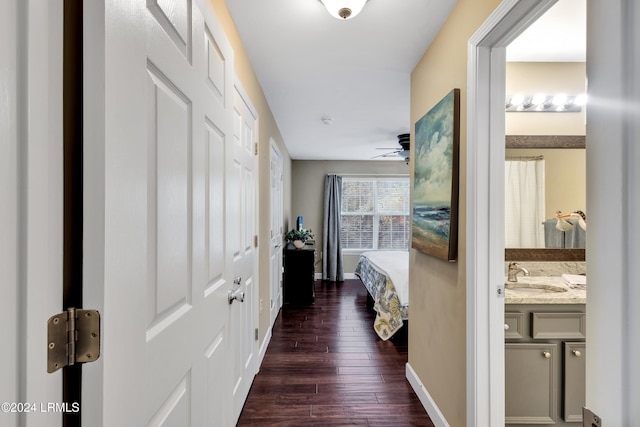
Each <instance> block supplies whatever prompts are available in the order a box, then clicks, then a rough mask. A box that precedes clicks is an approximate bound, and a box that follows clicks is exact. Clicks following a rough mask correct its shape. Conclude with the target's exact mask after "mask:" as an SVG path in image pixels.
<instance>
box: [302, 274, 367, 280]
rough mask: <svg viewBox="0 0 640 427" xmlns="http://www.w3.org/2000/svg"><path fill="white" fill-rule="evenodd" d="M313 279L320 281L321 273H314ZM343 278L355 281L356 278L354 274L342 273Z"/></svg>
mask: <svg viewBox="0 0 640 427" xmlns="http://www.w3.org/2000/svg"><path fill="white" fill-rule="evenodd" d="M313 278H314V279H315V280H322V273H315V275H314V276H313ZM344 278H345V279H357V278H358V276H356V273H344Z"/></svg>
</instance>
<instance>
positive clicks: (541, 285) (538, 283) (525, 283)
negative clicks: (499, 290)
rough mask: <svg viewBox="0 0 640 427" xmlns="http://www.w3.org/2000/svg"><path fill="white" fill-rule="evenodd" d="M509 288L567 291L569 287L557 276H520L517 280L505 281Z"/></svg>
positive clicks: (535, 290)
mask: <svg viewBox="0 0 640 427" xmlns="http://www.w3.org/2000/svg"><path fill="white" fill-rule="evenodd" d="M505 287H506V288H507V289H516V290H518V291H519V292H522V291H524V292H532V293H533V292H538V293H540V292H567V291H568V290H569V287H568V286H567V285H565V284H564V282H563V281H562V278H561V277H557V276H518V281H517V282H509V281H505Z"/></svg>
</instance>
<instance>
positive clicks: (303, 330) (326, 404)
mask: <svg viewBox="0 0 640 427" xmlns="http://www.w3.org/2000/svg"><path fill="white" fill-rule="evenodd" d="M315 289H316V300H315V304H313V305H310V306H304V307H290V306H287V305H285V306H284V307H283V309H282V310H281V312H280V315H279V316H278V319H277V320H276V322H275V325H274V327H273V337H272V338H271V343H270V344H269V347H268V349H267V352H266V355H265V358H264V361H263V362H262V366H261V367H260V372H259V373H258V375H257V376H256V378H255V380H254V382H253V386H252V387H251V391H250V392H249V397H248V398H247V401H246V403H245V406H244V409H243V411H242V414H241V415H240V419H239V421H238V425H239V426H247V425H254V426H278V427H281V426H296V427H301V426H393V427H400V426H433V423H432V422H431V420H430V418H429V416H428V415H427V413H426V412H425V410H424V408H423V407H422V405H421V404H420V401H419V400H418V398H417V397H416V395H415V393H414V392H413V390H412V388H411V386H410V385H409V383H408V382H407V380H406V378H405V364H406V362H407V336H406V332H402V331H403V330H405V331H406V327H403V328H402V330H401V331H400V332H398V334H396V336H394V337H393V339H392V340H389V341H386V342H385V341H382V340H380V339H379V338H378V336H377V335H376V334H375V332H374V331H373V326H372V325H373V319H374V314H373V312H372V311H370V310H369V309H367V307H366V300H367V291H366V289H365V288H364V286H363V285H362V283H361V282H360V281H359V280H346V281H345V282H342V283H338V284H335V283H329V282H321V281H317V282H316V284H315Z"/></svg>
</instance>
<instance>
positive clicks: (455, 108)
mask: <svg viewBox="0 0 640 427" xmlns="http://www.w3.org/2000/svg"><path fill="white" fill-rule="evenodd" d="M459 146H460V89H453V90H452V91H451V92H449V94H447V96H445V97H444V98H443V99H442V100H440V102H438V103H437V104H436V105H435V106H434V107H433V108H432V109H431V110H430V111H429V112H428V113H426V114H425V115H424V116H422V118H421V119H420V120H418V121H417V122H416V125H415V152H414V158H415V159H414V184H413V227H412V230H411V247H412V248H414V249H417V250H419V251H421V252H424V253H427V254H430V255H433V256H436V257H438V258H442V259H444V260H447V261H455V259H456V257H457V253H458V184H459V178H458V175H459V171H458V162H459V159H458V157H459V155H458V150H459Z"/></svg>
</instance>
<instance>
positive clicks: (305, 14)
mask: <svg viewBox="0 0 640 427" xmlns="http://www.w3.org/2000/svg"><path fill="white" fill-rule="evenodd" d="M585 1H586V0H560V1H559V3H560V4H565V3H573V7H571V8H569V9H568V12H570V13H569V15H570V16H571V15H576V13H575V3H576V2H577V3H584V2H585ZM454 5H455V0H437V1H436V0H369V1H368V2H367V4H366V5H365V7H364V9H363V11H362V12H361V13H360V14H359V15H358V16H356V17H355V18H353V19H350V20H347V21H339V20H337V19H335V18H333V17H332V16H330V15H329V14H328V12H327V11H326V10H325V8H324V6H323V5H322V3H321V2H320V1H319V0H227V6H228V8H229V11H230V12H231V16H232V17H233V20H234V22H235V24H236V27H237V28H238V32H239V33H240V37H241V39H242V41H243V43H244V46H245V48H246V50H247V53H248V55H249V58H250V60H251V62H252V64H253V67H254V69H255V72H256V75H257V77H258V80H259V82H260V84H261V86H262V89H263V91H264V93H265V96H266V98H267V102H268V103H269V106H270V107H271V111H272V112H273V115H274V117H275V120H276V123H277V124H278V127H279V129H280V132H281V134H282V137H283V139H284V141H285V144H286V146H287V150H288V151H289V154H290V155H291V157H292V158H293V159H314V160H368V159H371V158H372V157H374V156H378V155H380V154H382V153H385V152H386V151H384V150H379V149H377V148H378V147H397V138H396V135H398V134H400V133H407V132H409V131H410V128H411V125H410V123H409V121H410V117H409V101H410V100H409V93H410V74H411V71H412V70H413V68H414V67H415V65H416V63H417V62H418V60H419V59H420V58H421V57H422V55H423V53H424V52H425V50H426V49H427V47H428V45H429V44H430V43H431V41H432V39H433V38H434V37H435V35H436V34H437V32H438V30H439V28H440V27H441V25H442V23H443V22H444V21H445V19H446V17H447V16H448V14H449V13H450V11H451V9H452V8H453V6H454ZM557 7H559V6H554V9H555V8H557ZM551 11H553V9H552V10H551ZM551 11H550V12H551ZM566 12H567V11H565V14H566ZM545 16H546V15H545ZM541 19H542V18H541ZM553 26H557V24H554V25H553ZM565 28H566V27H565ZM548 31H549V30H547V29H544V32H545V33H548ZM572 31H573V30H572ZM554 37H560V36H557V35H556V36H554ZM568 40H569V39H568V38H567V37H561V38H556V39H555V40H552V41H553V43H551V47H546V48H542V51H543V52H545V54H547V55H548V54H550V53H551V51H552V49H551V48H552V47H553V48H554V49H553V50H554V51H555V48H557V47H558V46H559V45H560V43H559V41H568ZM515 43H516V42H514V44H515ZM526 49H527V50H528V51H529V52H530V53H532V52H533V50H532V49H533V48H532V47H531V46H529V45H527V46H526ZM573 49H574V48H570V49H569V50H570V51H571V52H573ZM514 52H515V51H513V50H512V49H509V51H508V54H509V56H511V55H515V53H514ZM518 58H520V59H517V60H526V59H523V58H522V57H518ZM543 60H548V59H543ZM556 60H557V59H556ZM565 60H566V59H565ZM570 60H572V61H573V60H580V59H570ZM324 117H329V118H331V121H332V123H331V124H329V125H326V124H324V123H323V120H322V119H323V118H324ZM388 151H391V150H388Z"/></svg>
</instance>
